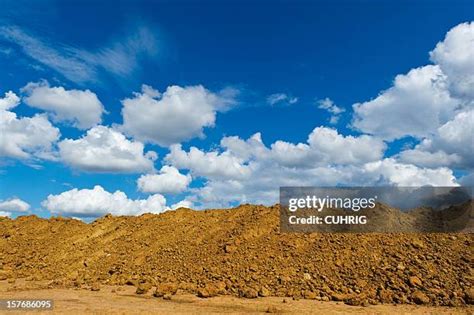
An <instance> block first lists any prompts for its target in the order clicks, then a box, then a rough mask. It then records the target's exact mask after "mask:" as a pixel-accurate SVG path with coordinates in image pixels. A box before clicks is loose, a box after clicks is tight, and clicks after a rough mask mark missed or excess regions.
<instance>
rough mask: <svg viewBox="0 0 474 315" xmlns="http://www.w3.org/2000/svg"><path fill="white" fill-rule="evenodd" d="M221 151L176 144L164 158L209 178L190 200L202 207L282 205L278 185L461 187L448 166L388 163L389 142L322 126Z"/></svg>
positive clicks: (227, 143)
mask: <svg viewBox="0 0 474 315" xmlns="http://www.w3.org/2000/svg"><path fill="white" fill-rule="evenodd" d="M220 147H221V150H220V151H217V150H215V151H210V152H205V151H202V150H199V149H197V148H194V147H192V148H191V149H190V150H189V152H186V151H184V150H183V149H182V148H181V146H179V145H178V146H173V147H172V148H171V152H170V154H168V155H167V156H166V158H165V160H166V161H167V162H168V163H170V164H172V165H174V166H175V167H178V168H184V169H188V170H189V171H190V172H191V173H193V174H195V175H197V176H203V177H205V178H206V179H207V181H206V184H205V186H204V187H201V188H197V189H191V192H192V194H191V195H190V196H188V197H187V200H188V201H191V202H193V203H194V204H195V205H196V206H197V207H204V208H208V207H227V206H230V205H232V204H233V203H245V202H250V203H264V204H271V203H275V202H277V201H278V189H277V188H278V187H279V186H335V185H341V184H342V185H355V186H357V185H360V186H367V185H380V184H382V185H400V186H407V185H408V186H416V185H442V186H443V185H444V186H450V185H456V184H457V183H456V181H455V178H454V176H453V174H452V171H451V170H449V169H447V168H433V169H430V168H420V167H417V166H415V165H411V164H405V163H400V162H398V161H397V160H395V159H383V152H384V150H385V144H384V143H383V142H382V141H381V140H379V139H376V138H373V137H371V136H367V135H362V136H358V137H354V136H343V135H340V134H338V133H337V131H336V130H334V129H330V128H325V127H319V128H315V129H314V130H313V132H312V133H311V134H310V135H309V136H308V141H307V143H297V144H294V143H289V142H284V141H276V142H275V143H273V144H271V145H270V147H267V146H265V144H264V143H263V142H262V139H261V135H260V134H255V135H253V136H252V137H250V138H249V139H247V140H243V139H240V138H239V137H225V138H223V139H222V140H221V144H220Z"/></svg>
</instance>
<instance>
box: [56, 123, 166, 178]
mask: <svg viewBox="0 0 474 315" xmlns="http://www.w3.org/2000/svg"><path fill="white" fill-rule="evenodd" d="M58 147H59V152H60V156H61V159H62V160H63V161H64V162H65V163H67V164H68V165H70V166H72V167H74V168H77V169H80V170H85V171H89V172H129V173H130V172H143V171H150V170H152V169H153V161H154V160H155V159H156V158H157V154H156V153H155V152H153V151H148V152H147V153H144V145H143V143H141V142H136V141H130V140H128V139H127V138H126V137H125V136H124V135H123V134H121V133H120V132H118V131H116V130H114V129H112V128H108V127H105V126H97V127H94V128H92V129H89V130H88V131H87V134H86V135H85V136H83V137H82V138H80V139H77V140H73V139H65V140H63V141H61V142H59V143H58Z"/></svg>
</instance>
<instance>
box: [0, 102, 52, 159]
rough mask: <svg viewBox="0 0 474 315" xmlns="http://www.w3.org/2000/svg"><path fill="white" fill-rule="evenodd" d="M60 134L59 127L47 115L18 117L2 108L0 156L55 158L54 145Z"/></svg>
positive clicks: (0, 115)
mask: <svg viewBox="0 0 474 315" xmlns="http://www.w3.org/2000/svg"><path fill="white" fill-rule="evenodd" d="M59 136H60V132H59V129H58V128H56V127H54V126H53V125H51V123H50V122H49V120H48V118H47V117H46V116H45V115H35V116H33V117H22V118H18V117H17V115H16V114H15V113H13V112H10V111H6V110H0V156H6V157H12V158H21V159H27V158H32V157H37V158H45V159H53V158H54V154H53V145H54V143H55V142H56V141H57V140H58V139H59Z"/></svg>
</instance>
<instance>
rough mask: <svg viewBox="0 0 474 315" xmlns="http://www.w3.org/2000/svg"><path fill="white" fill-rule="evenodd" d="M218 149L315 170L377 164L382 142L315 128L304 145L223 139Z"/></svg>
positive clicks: (258, 135)
mask: <svg viewBox="0 0 474 315" xmlns="http://www.w3.org/2000/svg"><path fill="white" fill-rule="evenodd" d="M221 145H222V146H223V147H225V148H227V149H228V151H229V152H230V153H232V154H233V155H235V156H238V157H240V158H242V159H249V158H250V157H253V158H266V159H270V160H274V161H276V162H277V163H279V164H281V165H284V166H288V167H302V168H307V167H315V166H321V165H326V164H356V165H357V164H362V163H366V162H370V161H376V160H379V159H380V158H381V157H382V156H383V152H384V150H385V147H386V146H385V144H384V142H383V141H381V140H379V139H377V138H374V137H371V136H367V135H362V136H359V137H354V136H343V135H340V134H339V133H338V132H337V131H336V130H335V129H331V128H327V127H317V128H315V129H314V130H313V131H312V132H311V133H310V135H309V136H308V141H307V143H297V144H293V143H289V142H285V141H280V140H279V141H276V142H275V143H273V144H272V145H271V146H270V148H267V147H266V146H265V145H264V144H263V142H262V139H261V135H260V134H255V135H253V136H252V137H251V138H250V139H248V140H246V141H244V140H242V139H240V138H238V137H226V138H223V139H222V141H221Z"/></svg>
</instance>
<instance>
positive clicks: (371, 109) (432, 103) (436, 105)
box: [353, 65, 459, 140]
mask: <svg viewBox="0 0 474 315" xmlns="http://www.w3.org/2000/svg"><path fill="white" fill-rule="evenodd" d="M446 84H447V82H446V76H445V75H444V74H443V72H442V71H441V70H440V68H439V67H438V66H432V65H431V66H424V67H421V68H417V69H413V70H410V72H408V73H407V74H405V75H398V76H397V77H396V78H395V82H394V84H393V86H392V87H391V88H389V89H388V90H386V91H384V92H382V93H381V94H380V95H379V96H377V97H376V98H375V99H373V100H370V101H368V102H364V103H358V104H355V105H354V112H355V118H354V121H353V125H354V127H356V128H357V129H359V130H361V131H363V132H365V133H368V134H373V135H377V136H380V137H382V138H384V139H387V140H393V139H397V138H402V137H405V136H414V137H425V136H429V135H431V134H432V133H433V132H435V131H436V129H437V128H438V127H439V126H440V125H442V124H443V123H445V122H446V121H448V120H449V119H450V118H451V117H452V116H453V114H454V111H455V109H456V108H457V107H458V105H459V102H458V101H457V100H455V99H453V98H452V97H451V96H450V94H449V91H448V90H447V86H446Z"/></svg>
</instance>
